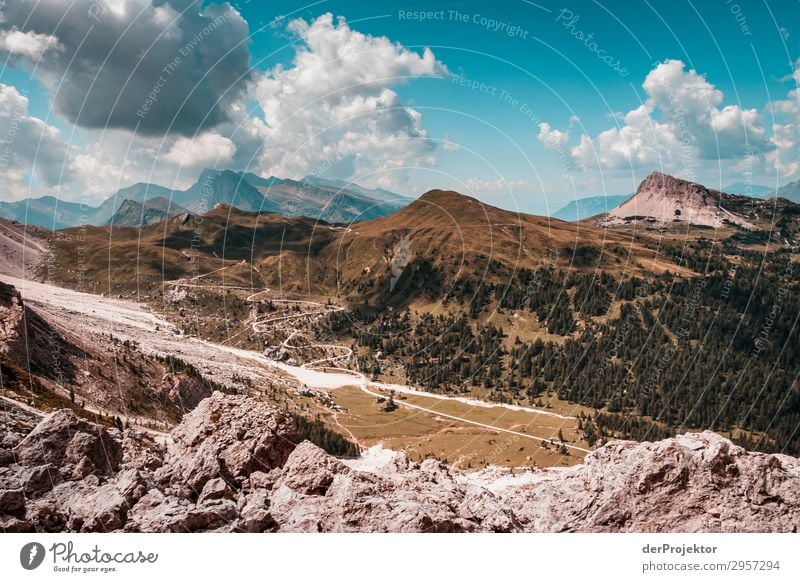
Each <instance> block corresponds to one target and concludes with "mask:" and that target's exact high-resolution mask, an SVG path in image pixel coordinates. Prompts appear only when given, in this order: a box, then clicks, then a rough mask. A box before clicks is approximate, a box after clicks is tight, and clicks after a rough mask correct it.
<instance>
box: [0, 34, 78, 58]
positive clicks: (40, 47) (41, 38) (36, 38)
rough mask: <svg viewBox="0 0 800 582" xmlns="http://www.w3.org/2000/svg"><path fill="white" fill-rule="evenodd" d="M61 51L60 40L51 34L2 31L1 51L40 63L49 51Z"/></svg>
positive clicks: (0, 38)
mask: <svg viewBox="0 0 800 582" xmlns="http://www.w3.org/2000/svg"><path fill="white" fill-rule="evenodd" d="M50 48H53V49H56V50H61V49H62V48H63V47H62V46H61V44H60V43H59V42H58V39H57V38H56V37H55V36H53V35H51V34H38V33H35V32H31V31H28V32H22V31H21V30H19V29H17V28H11V29H10V30H0V51H6V52H9V53H11V54H12V55H16V56H20V57H26V58H29V59H31V60H33V61H38V60H39V59H40V58H42V55H43V54H44V52H45V51H46V50H47V49H50Z"/></svg>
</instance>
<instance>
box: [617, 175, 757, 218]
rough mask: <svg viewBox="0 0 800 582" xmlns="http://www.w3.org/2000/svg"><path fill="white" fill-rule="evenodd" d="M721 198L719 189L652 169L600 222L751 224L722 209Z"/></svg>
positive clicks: (722, 201)
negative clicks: (637, 186)
mask: <svg viewBox="0 0 800 582" xmlns="http://www.w3.org/2000/svg"><path fill="white" fill-rule="evenodd" d="M724 201H725V198H724V195H723V194H722V193H721V192H717V191H716V190H709V189H707V188H706V187H705V186H702V185H701V184H697V183H695V182H688V181H686V180H679V179H677V178H673V177H672V176H668V175H666V174H662V173H660V172H653V173H652V174H650V175H649V176H647V178H645V179H644V180H643V181H642V183H641V184H639V188H638V189H637V190H636V194H634V195H633V196H632V197H631V198H629V199H628V200H627V201H625V202H623V203H622V204H620V205H619V206H618V207H616V208H615V209H614V210H612V211H611V212H609V213H608V215H607V216H606V217H605V218H604V219H603V220H602V224H604V225H607V226H614V225H619V224H626V223H629V222H632V221H636V220H644V221H647V222H654V223H657V224H667V223H672V222H684V223H688V224H694V225H701V226H710V227H713V228H721V227H722V226H724V225H725V223H726V222H728V223H732V224H736V225H738V226H741V227H743V228H748V229H749V228H752V227H753V225H752V224H751V223H749V222H748V221H747V220H746V219H745V218H743V217H741V216H739V215H737V214H734V213H732V212H730V211H728V210H726V209H725V208H724V207H723V206H724Z"/></svg>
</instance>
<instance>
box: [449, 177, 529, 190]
mask: <svg viewBox="0 0 800 582" xmlns="http://www.w3.org/2000/svg"><path fill="white" fill-rule="evenodd" d="M464 186H466V188H467V190H468V191H469V193H471V194H483V195H487V194H488V195H493V194H503V193H511V194H514V193H521V192H524V193H528V192H532V191H536V192H540V191H541V190H542V188H541V187H540V186H537V185H535V184H533V183H531V182H529V181H528V180H505V179H503V178H498V179H497V180H483V179H481V178H478V177H477V176H472V177H471V178H467V179H466V181H465V182H464Z"/></svg>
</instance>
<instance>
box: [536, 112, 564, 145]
mask: <svg viewBox="0 0 800 582" xmlns="http://www.w3.org/2000/svg"><path fill="white" fill-rule="evenodd" d="M571 120H572V118H570V121H571ZM538 139H539V141H540V142H542V143H543V144H544V147H546V148H547V149H549V150H554V151H558V150H559V149H563V148H564V146H566V145H567V142H568V141H569V132H567V131H561V130H559V129H553V128H551V127H550V124H549V123H540V124H539V135H538Z"/></svg>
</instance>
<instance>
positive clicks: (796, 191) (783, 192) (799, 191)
mask: <svg viewBox="0 0 800 582" xmlns="http://www.w3.org/2000/svg"><path fill="white" fill-rule="evenodd" d="M764 198H785V199H786V200H789V201H790V202H794V203H795V204H800V180H796V181H794V182H789V183H788V184H784V185H783V186H781V187H780V188H778V189H777V190H773V191H772V192H769V193H768V194H766V195H765V196H764Z"/></svg>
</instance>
